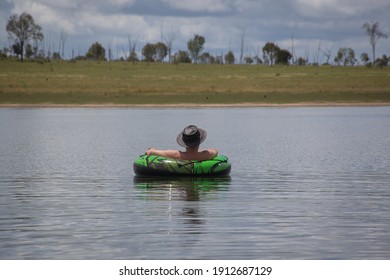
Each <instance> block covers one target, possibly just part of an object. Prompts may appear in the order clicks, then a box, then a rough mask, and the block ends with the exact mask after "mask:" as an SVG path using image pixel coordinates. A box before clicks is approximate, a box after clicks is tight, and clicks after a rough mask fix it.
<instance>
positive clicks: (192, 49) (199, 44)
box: [187, 34, 206, 63]
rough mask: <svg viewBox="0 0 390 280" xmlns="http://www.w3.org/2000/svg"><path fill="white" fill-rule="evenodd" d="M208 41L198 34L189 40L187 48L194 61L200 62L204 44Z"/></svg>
mask: <svg viewBox="0 0 390 280" xmlns="http://www.w3.org/2000/svg"><path fill="white" fill-rule="evenodd" d="M205 42H206V40H205V38H204V37H203V36H200V35H198V34H195V35H194V38H192V39H191V40H189V41H188V43H187V48H188V51H189V53H190V56H191V58H192V59H193V60H194V63H198V58H199V55H200V53H201V52H202V51H203V45H204V43H205Z"/></svg>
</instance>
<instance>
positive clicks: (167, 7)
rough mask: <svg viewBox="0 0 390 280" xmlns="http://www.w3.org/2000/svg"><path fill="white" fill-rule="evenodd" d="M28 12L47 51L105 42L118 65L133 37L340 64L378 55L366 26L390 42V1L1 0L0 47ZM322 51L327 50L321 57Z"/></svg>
mask: <svg viewBox="0 0 390 280" xmlns="http://www.w3.org/2000/svg"><path fill="white" fill-rule="evenodd" d="M23 12H28V13H29V14H31V15H32V16H33V18H34V19H35V21H36V23H37V24H39V25H40V26H41V27H42V29H43V33H44V35H45V41H44V44H45V49H46V50H48V49H50V50H51V51H52V52H53V51H58V50H59V45H60V44H59V42H60V34H61V32H62V34H66V41H65V49H66V50H65V56H66V57H65V58H71V56H72V53H73V54H74V55H82V54H85V52H86V51H87V49H88V47H89V46H90V45H91V44H92V43H94V42H96V41H98V42H99V43H101V44H102V45H103V46H104V47H105V48H106V50H107V49H108V48H110V49H111V50H112V55H113V57H114V58H116V57H119V56H123V52H124V51H125V50H127V49H128V38H129V37H130V38H131V39H132V40H133V41H136V42H137V51H138V52H140V51H141V49H142V47H143V45H145V44H146V43H148V42H150V43H157V42H158V41H161V38H162V37H167V36H169V35H175V39H174V43H173V51H177V50H186V46H187V41H188V40H189V39H191V38H192V37H193V36H194V34H199V35H202V36H204V37H205V39H206V43H205V51H208V52H210V53H211V54H212V55H222V54H225V53H226V52H227V51H229V50H232V51H233V52H234V53H235V54H236V58H237V57H238V56H239V52H240V44H241V39H240V38H241V37H242V36H243V38H244V52H245V55H248V56H249V55H250V56H254V55H255V54H256V53H257V52H259V50H260V51H261V48H262V47H263V46H264V44H265V43H266V42H267V41H272V42H275V43H277V44H278V45H279V46H280V47H281V48H285V49H288V50H290V51H291V50H292V46H294V55H295V56H296V57H299V56H302V57H307V58H309V60H310V61H316V60H317V59H318V60H319V62H324V61H325V60H326V58H325V56H324V55H323V53H324V52H325V53H327V52H331V57H332V58H331V61H333V58H334V56H335V55H336V53H337V50H338V49H339V48H340V47H351V48H353V49H354V50H355V53H356V56H357V57H358V58H359V57H360V54H361V53H362V52H367V53H369V55H370V57H371V48H370V44H369V40H368V37H367V36H366V35H365V34H364V32H363V29H362V25H363V23H364V22H366V21H373V20H374V21H379V22H380V27H381V30H382V31H384V32H386V33H388V34H389V35H390V1H389V0H63V1H58V0H0V25H1V31H0V47H1V48H3V47H6V46H8V45H9V41H8V36H7V33H6V30H5V26H6V23H7V21H8V19H9V17H10V16H11V15H12V14H21V13H23ZM318 49H320V50H321V51H320V52H318ZM383 54H387V55H390V38H389V39H381V40H379V41H378V43H377V56H381V55H383Z"/></svg>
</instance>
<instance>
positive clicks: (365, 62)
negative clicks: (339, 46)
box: [360, 53, 370, 66]
mask: <svg viewBox="0 0 390 280" xmlns="http://www.w3.org/2000/svg"><path fill="white" fill-rule="evenodd" d="M360 60H361V61H362V62H363V63H364V65H367V66H368V65H369V64H368V62H369V61H370V58H369V57H368V54H367V53H362V54H361V55H360Z"/></svg>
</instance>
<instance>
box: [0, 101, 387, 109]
mask: <svg viewBox="0 0 390 280" xmlns="http://www.w3.org/2000/svg"><path fill="white" fill-rule="evenodd" d="M387 106H390V102H302V103H249V102H248V103H237V104H224V103H219V104H196V103H178V104H114V103H104V104H53V103H39V104H16V103H15V104H0V108H257V107H258V108H261V107H264V108H267V107H271V108H272V107H275V108H277V107H387Z"/></svg>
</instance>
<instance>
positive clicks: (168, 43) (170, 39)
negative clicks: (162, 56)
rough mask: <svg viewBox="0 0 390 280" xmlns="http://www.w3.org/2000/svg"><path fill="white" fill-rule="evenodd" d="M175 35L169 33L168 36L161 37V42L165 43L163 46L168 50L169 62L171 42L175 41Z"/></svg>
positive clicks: (169, 59) (169, 58)
mask: <svg viewBox="0 0 390 280" xmlns="http://www.w3.org/2000/svg"><path fill="white" fill-rule="evenodd" d="M175 37H176V34H175V33H174V32H173V31H171V32H169V33H168V34H166V35H164V36H163V40H164V41H165V44H166V46H167V49H168V61H169V62H171V56H172V46H173V42H174V41H175Z"/></svg>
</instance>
